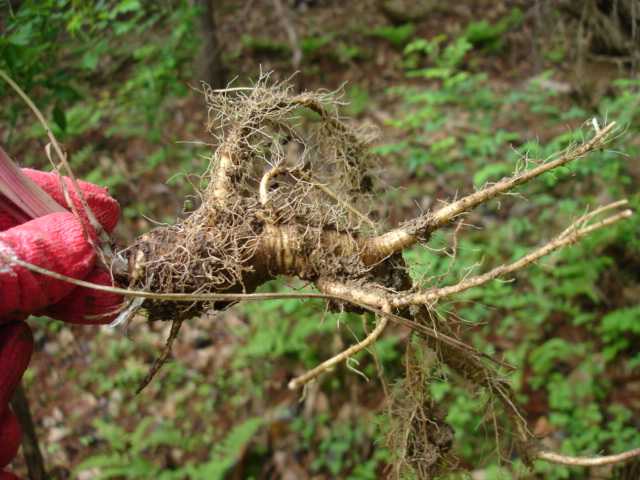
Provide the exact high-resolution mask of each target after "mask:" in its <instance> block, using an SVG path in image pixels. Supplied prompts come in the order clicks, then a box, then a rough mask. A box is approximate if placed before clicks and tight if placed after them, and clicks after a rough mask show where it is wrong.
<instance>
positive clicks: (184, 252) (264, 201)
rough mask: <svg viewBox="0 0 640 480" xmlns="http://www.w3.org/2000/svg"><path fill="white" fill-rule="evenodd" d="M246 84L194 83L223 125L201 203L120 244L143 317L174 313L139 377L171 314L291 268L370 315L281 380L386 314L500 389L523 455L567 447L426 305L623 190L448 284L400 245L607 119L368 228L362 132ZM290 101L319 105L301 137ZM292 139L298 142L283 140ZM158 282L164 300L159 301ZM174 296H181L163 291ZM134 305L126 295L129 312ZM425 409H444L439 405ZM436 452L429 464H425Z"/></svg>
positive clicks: (513, 267)
mask: <svg viewBox="0 0 640 480" xmlns="http://www.w3.org/2000/svg"><path fill="white" fill-rule="evenodd" d="M246 92H247V90H245V89H242V90H236V91H233V92H232V91H230V90H227V91H224V92H221V93H222V95H221V94H219V93H220V92H213V91H207V92H206V95H207V98H208V99H209V101H210V103H211V105H212V110H211V113H212V114H213V113H214V112H217V115H211V120H210V121H211V128H212V130H213V129H214V127H218V128H219V129H221V130H222V132H223V134H222V135H220V136H219V138H218V140H219V142H220V147H219V149H218V151H217V153H216V154H215V155H214V156H213V160H212V164H211V167H210V170H209V173H208V177H209V180H210V181H209V184H208V186H207V187H206V189H205V190H204V191H203V192H202V194H201V195H202V207H201V208H199V209H198V210H197V211H196V212H194V213H193V214H192V215H191V216H190V217H189V218H188V219H187V220H185V221H183V222H181V223H179V224H177V225H175V226H172V227H166V228H161V229H156V230H154V231H152V232H150V233H148V234H146V235H145V236H143V237H141V238H140V239H139V240H138V241H137V242H136V243H135V244H134V245H133V246H132V247H130V249H129V251H128V256H129V268H130V277H129V280H130V289H132V290H137V291H140V290H143V291H148V292H153V293H154V294H155V295H159V294H160V297H161V298H158V297H157V296H154V298H148V299H147V300H145V301H144V302H143V303H142V308H143V310H145V311H146V312H147V314H148V315H149V317H150V319H151V320H158V319H160V320H172V321H174V322H175V323H174V328H173V329H172V334H171V336H170V338H169V341H168V343H167V347H166V348H165V350H164V352H163V355H162V357H161V358H160V360H159V361H158V362H156V365H155V367H154V369H153V370H152V372H150V375H149V377H148V378H147V380H149V379H150V378H151V376H152V375H153V374H154V373H155V372H156V371H157V367H159V366H160V365H161V364H162V363H163V362H164V360H165V359H166V357H167V355H168V353H169V351H170V348H171V343H172V342H173V340H174V339H175V336H176V335H177V332H178V329H179V325H180V323H181V322H182V321H183V320H185V319H188V318H190V317H192V316H195V315H199V314H201V313H202V312H204V311H205V310H208V309H215V310H218V311H219V310H221V309H223V308H226V307H227V306H229V305H230V304H233V303H235V302H237V301H238V300H241V299H243V298H246V296H252V297H254V298H255V295H256V294H253V292H255V290H256V289H257V288H258V287H259V286H260V285H261V284H263V283H264V282H266V281H267V280H270V279H274V278H277V277H279V276H289V277H298V278H300V279H303V280H306V281H308V282H310V283H313V284H314V285H315V287H316V288H317V289H318V290H319V291H320V292H321V293H320V295H321V296H322V295H324V298H325V300H326V301H327V306H328V308H329V309H330V310H332V311H353V312H360V313H361V312H363V311H365V310H368V311H370V312H373V313H375V314H376V315H377V322H378V323H377V325H376V327H375V328H374V329H373V331H372V332H371V333H370V334H368V336H367V337H366V338H365V339H364V340H362V341H361V342H360V343H358V344H357V345H354V346H352V347H350V348H348V349H347V350H345V351H344V352H342V353H340V354H339V355H336V356H335V357H333V358H331V359H329V360H327V361H325V362H323V363H321V364H320V365H318V366H317V367H316V368H314V369H312V370H310V371H309V372H307V373H306V374H304V375H302V376H300V377H298V378H296V379H294V380H293V381H292V382H291V383H290V385H289V386H290V387H291V388H297V387H299V386H301V385H304V384H305V383H306V382H309V381H311V380H312V379H314V378H317V376H318V375H320V374H321V373H322V372H324V371H326V370H327V369H329V368H332V367H333V366H335V365H336V364H338V363H340V362H343V361H345V360H347V359H349V358H350V357H351V356H352V355H354V354H355V353H357V352H359V351H361V350H362V349H365V348H367V347H369V346H371V345H372V344H373V343H374V342H375V341H376V340H377V339H378V338H379V336H380V335H381V334H382V332H383V330H384V328H385V326H386V325H387V324H388V322H390V321H391V322H395V323H399V324H402V325H405V326H407V327H408V328H410V329H412V330H414V331H416V332H418V333H419V334H420V338H421V339H422V340H421V341H422V342H423V344H424V345H427V346H429V347H430V348H432V349H434V350H436V351H437V352H438V354H439V356H440V359H441V361H442V362H444V363H445V364H447V365H449V366H450V367H451V368H452V369H453V370H454V371H455V372H457V373H458V374H459V375H461V376H462V377H464V378H465V379H467V380H469V381H471V382H473V383H475V384H477V385H479V386H481V387H483V388H485V389H486V390H487V391H489V392H490V393H491V394H492V395H493V396H494V397H495V398H497V399H498V400H499V401H500V403H501V405H502V408H503V410H504V412H505V414H506V416H507V418H508V419H509V420H510V423H511V425H512V427H513V433H514V436H515V441H516V445H517V447H518V449H519V451H520V453H521V455H522V457H523V458H524V460H525V462H528V463H531V462H532V461H534V460H535V459H543V460H548V461H562V459H563V458H565V459H568V457H562V456H560V455H558V454H553V453H551V452H549V451H548V450H546V449H544V448H543V447H542V444H541V443H540V442H539V441H538V440H537V439H536V438H534V437H533V436H532V435H531V433H530V432H529V431H528V430H527V428H526V422H525V421H524V419H523V414H522V412H521V408H520V407H519V404H518V401H517V398H516V395H515V393H514V392H513V390H512V389H511V387H510V386H509V384H508V382H507V381H506V380H505V379H504V377H503V376H501V375H500V373H499V371H498V370H497V369H496V368H495V367H493V366H492V365H490V364H487V363H485V362H484V361H483V360H482V359H483V358H484V359H488V360H490V361H491V362H493V363H494V364H497V365H500V366H503V367H505V368H507V369H513V368H514V367H512V366H511V365H509V364H507V363H506V362H504V361H503V360H501V359H496V358H492V357H490V356H489V355H487V354H485V353H483V352H480V351H478V350H476V349H473V348H472V347H469V346H467V345H466V344H464V343H463V342H460V341H459V340H457V339H456V338H455V336H454V334H453V332H452V331H451V329H450V327H449V325H447V324H446V323H445V322H443V321H441V320H438V319H435V318H432V317H431V316H430V313H429V312H430V308H431V306H432V305H433V304H435V303H436V302H437V301H438V300H440V299H442V298H446V297H449V296H451V295H455V294H458V293H460V292H463V291H465V290H467V289H469V288H472V287H476V286H480V285H484V284H486V283H488V282H490V281H493V280H496V279H498V278H501V277H504V276H506V275H511V274H514V273H515V272H517V271H518V270H520V269H522V268H524V267H526V266H527V265H530V264H532V263H534V262H536V261H537V260H539V259H540V258H542V257H543V256H546V255H549V254H550V253H552V252H553V251H555V250H558V249H560V248H563V247H565V246H568V245H571V244H573V243H575V242H577V241H579V240H580V239H581V238H583V237H584V236H585V235H588V234H589V233H591V232H593V231H594V230H597V229H600V228H603V227H606V226H609V225H612V224H614V223H616V222H618V221H621V220H623V219H625V218H628V217H629V216H630V215H631V212H630V211H629V210H621V211H617V213H612V214H610V215H609V216H605V217H604V218H602V219H600V220H596V219H595V217H596V216H597V215H606V214H607V213H608V212H611V211H613V210H615V209H620V208H621V207H623V206H624V204H625V202H624V201H621V202H616V203H613V204H611V205H607V206H604V207H601V208H598V209H596V210H594V211H593V212H591V213H589V214H587V215H584V216H582V217H580V218H579V219H578V220H577V221H576V222H574V223H573V224H572V225H571V226H570V227H569V228H567V229H566V230H565V231H564V232H563V233H562V234H561V235H559V236H558V237H557V238H555V239H553V240H551V241H550V242H548V243H547V244H546V245H543V246H542V247H540V248H538V249H536V250H534V251H532V252H531V253H529V254H528V255H525V256H524V257H522V258H521V259H519V260H517V261H515V262H513V263H511V264H508V265H503V266H500V267H497V268H495V269H493V270H491V271H489V272H487V273H485V274H482V275H478V276H475V277H470V278H466V279H463V280H462V281H460V282H458V283H457V284H456V285H453V286H449V287H441V288H440V287H438V285H436V286H435V287H433V288H431V289H428V290H424V289H421V287H420V286H418V285H414V284H413V282H412V281H411V279H410V276H409V274H408V271H407V267H406V265H405V263H404V260H403V258H402V251H403V250H405V249H406V248H408V247H409V246H411V245H413V244H415V243H426V242H427V241H428V240H429V238H430V236H431V235H432V234H433V232H434V231H436V230H437V229H439V228H442V227H444V226H445V225H446V224H448V223H450V222H452V221H455V220H456V219H459V218H461V216H462V215H464V214H465V213H467V212H469V211H471V210H473V209H474V208H475V207H477V206H478V205H481V204H483V203H486V202H487V201H489V200H490V199H492V198H495V197H497V196H500V195H504V194H508V193H509V192H512V191H513V190H514V189H515V188H517V187H518V186H520V185H523V184H524V183H527V182H530V181H532V180H533V179H535V178H536V177H538V176H540V175H542V174H543V173H545V172H549V171H551V170H553V169H555V168H558V167H561V166H563V165H567V164H568V163H570V162H572V161H575V160H577V159H579V158H583V157H584V156H586V155H588V154H589V153H591V152H594V151H597V150H600V149H602V148H603V147H604V145H605V143H606V142H607V139H608V136H609V135H610V134H611V132H612V131H613V129H614V126H615V124H614V123H611V124H608V125H606V126H605V127H603V128H602V129H600V128H596V134H595V135H594V137H593V138H592V139H591V140H589V141H586V142H584V143H583V144H582V145H579V146H577V147H575V148H573V149H571V150H570V151H567V152H565V153H564V154H562V155H561V156H559V157H558V158H557V159H555V160H551V161H536V162H535V163H536V166H535V167H534V168H531V169H525V170H524V171H520V172H516V173H515V174H514V175H513V176H512V177H511V178H508V179H504V180H501V181H499V182H497V183H495V184H492V185H489V186H487V187H485V188H482V189H480V190H478V191H476V192H475V193H472V194H470V195H467V196H465V197H462V198H460V199H458V200H456V201H454V202H452V203H450V204H448V205H445V206H444V207H442V208H440V209H439V210H437V211H435V212H428V213H426V214H425V215H422V216H420V217H418V218H416V219H414V220H411V221H409V222H406V223H405V224H403V225H401V226H400V227H398V228H396V229H394V230H391V231H388V232H386V233H378V232H379V228H378V227H377V226H376V225H375V224H374V223H373V222H372V221H371V220H370V219H369V218H368V217H367V215H365V214H363V213H362V212H366V211H369V210H370V205H367V202H368V200H369V196H370V194H371V191H372V188H374V187H372V179H375V167H376V161H375V158H374V157H373V156H372V155H371V154H370V153H368V150H367V144H368V138H367V135H368V134H366V133H363V132H358V131H356V130H354V129H351V128H350V127H348V126H347V125H346V124H345V123H344V122H343V121H342V120H341V119H340V118H339V117H338V116H337V114H336V113H335V111H334V110H332V108H331V106H330V104H331V102H332V100H331V97H330V96H329V95H327V94H325V93H320V94H317V93H316V94H310V93H304V94H300V95H294V94H292V93H291V91H290V89H288V88H287V87H284V86H276V87H272V88H268V87H266V86H265V85H264V83H263V82H261V83H259V84H258V85H257V86H256V87H255V88H253V89H251V90H249V91H248V92H249V93H246ZM231 94H233V95H231ZM301 108H302V109H306V110H310V111H311V112H313V113H315V114H316V115H317V116H318V122H319V125H320V126H319V128H318V129H317V130H316V131H315V133H314V135H315V138H314V141H313V142H310V141H308V139H305V138H303V137H302V135H301V134H300V133H299V128H298V125H297V124H296V122H295V118H296V114H297V111H298V110H299V109H301ZM309 144H314V145H315V147H313V148H311V147H308V145H309ZM291 145H296V146H297V147H298V149H297V150H296V149H290V150H287V149H289V148H290V146H291ZM292 152H293V153H292ZM363 227H366V229H365V228H363ZM162 294H164V295H167V296H168V297H169V298H172V299H173V300H163V299H162ZM308 296H309V297H311V296H312V295H311V294H309V295H308ZM185 297H186V298H187V299H189V300H190V301H184V300H183V299H184V298H185ZM178 298H180V300H181V301H180V302H176V301H175V300H176V299H178ZM134 310H135V307H132V308H130V309H129V310H128V311H127V315H131V314H132V313H133V311H134ZM425 395H426V394H425ZM419 417H421V418H424V419H426V420H425V421H427V420H428V421H432V420H433V418H434V417H433V416H431V417H430V416H429V415H419ZM436 417H437V421H438V422H442V421H443V417H442V415H440V414H438V415H436ZM429 418H431V420H429ZM411 421H416V420H415V418H414V420H411ZM447 438H448V437H447ZM445 443H446V442H445ZM440 447H442V448H444V447H443V446H439V447H438V448H440ZM430 448H431V447H430ZM433 448H435V447H433ZM436 450H438V449H436ZM433 451H435V450H432V452H433ZM438 451H440V450H438ZM442 451H444V450H442ZM438 455H439V454H438ZM616 458H618V457H616ZM619 458H622V457H619ZM625 458H626V457H625ZM566 461H567V464H570V463H569V462H570V460H566ZM439 462H440V460H437V461H436V462H435V463H434V465H435V466H434V468H435V469H436V470H437V465H439V464H440V463H439Z"/></svg>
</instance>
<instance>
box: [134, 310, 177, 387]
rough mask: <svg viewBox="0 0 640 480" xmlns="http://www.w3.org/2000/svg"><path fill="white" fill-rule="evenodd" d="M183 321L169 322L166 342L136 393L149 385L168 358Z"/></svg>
mask: <svg viewBox="0 0 640 480" xmlns="http://www.w3.org/2000/svg"><path fill="white" fill-rule="evenodd" d="M183 321H184V320H182V319H177V320H174V321H173V322H171V331H170V332H169V337H168V338H167V343H166V345H165V346H164V348H163V349H162V353H161V354H160V356H159V357H158V358H156V361H155V362H153V365H151V367H150V368H149V373H147V376H146V377H145V378H144V380H142V382H140V385H139V386H138V388H137V390H136V394H138V393H140V392H141V391H142V390H144V388H145V387H146V386H147V385H149V382H150V381H151V380H153V377H154V376H155V375H156V373H158V370H160V367H162V365H164V364H165V363H166V362H167V361H168V360H167V358H169V355H170V354H171V347H173V341H174V340H175V339H176V338H177V337H178V333H179V332H180V327H181V326H182V322H183Z"/></svg>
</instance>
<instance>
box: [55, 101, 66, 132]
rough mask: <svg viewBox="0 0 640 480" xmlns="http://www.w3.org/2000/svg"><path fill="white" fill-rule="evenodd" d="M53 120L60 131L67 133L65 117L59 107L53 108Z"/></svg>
mask: <svg viewBox="0 0 640 480" xmlns="http://www.w3.org/2000/svg"><path fill="white" fill-rule="evenodd" d="M52 114H53V120H54V121H55V122H56V124H57V125H58V127H60V130H62V131H63V132H66V131H67V116H66V115H65V114H64V110H62V108H60V105H56V106H55V107H53V112H52Z"/></svg>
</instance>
